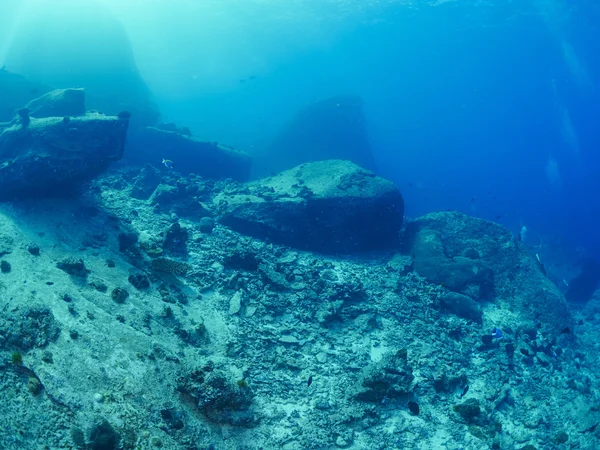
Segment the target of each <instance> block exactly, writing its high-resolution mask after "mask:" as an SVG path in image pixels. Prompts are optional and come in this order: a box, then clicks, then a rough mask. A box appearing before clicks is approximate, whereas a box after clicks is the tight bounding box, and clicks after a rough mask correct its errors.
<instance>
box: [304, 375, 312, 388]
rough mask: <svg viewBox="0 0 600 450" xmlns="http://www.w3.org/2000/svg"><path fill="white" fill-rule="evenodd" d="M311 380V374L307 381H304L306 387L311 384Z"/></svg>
mask: <svg viewBox="0 0 600 450" xmlns="http://www.w3.org/2000/svg"><path fill="white" fill-rule="evenodd" d="M312 382H313V377H312V375H311V376H310V377H308V381H307V382H306V387H310V385H311V384H312Z"/></svg>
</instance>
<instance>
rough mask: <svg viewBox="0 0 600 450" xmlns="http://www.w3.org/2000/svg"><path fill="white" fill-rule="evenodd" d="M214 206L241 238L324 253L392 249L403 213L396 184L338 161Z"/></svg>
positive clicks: (252, 187) (283, 176)
mask: <svg viewBox="0 0 600 450" xmlns="http://www.w3.org/2000/svg"><path fill="white" fill-rule="evenodd" d="M215 203H216V204H217V205H223V209H224V211H223V214H222V216H221V222H222V223H223V224H225V225H227V226H229V227H231V228H233V229H235V230H237V231H239V232H241V233H244V234H248V235H250V236H254V237H258V238H260V239H268V240H271V241H273V242H277V243H282V244H286V245H289V246H292V247H296V248H300V249H307V250H313V251H318V252H325V253H336V252H339V253H352V252H356V251H368V250H377V249H382V248H388V249H389V248H394V247H395V246H397V244H398V233H399V231H400V226H401V225H402V219H403V214H404V202H403V199H402V195H401V194H400V191H398V188H397V187H396V186H395V185H394V184H393V183H391V182H389V181H387V180H384V179H383V178H379V177H377V176H375V175H374V174H373V173H372V172H370V171H368V170H365V169H362V168H361V167H359V166H357V165H356V164H354V163H351V162H349V161H339V160H330V161H319V162H313V163H307V164H303V165H300V166H298V167H296V168H294V169H291V170H287V171H285V172H282V173H280V174H278V175H275V176H274V177H271V178H267V179H263V180H259V181H256V182H253V183H250V184H248V185H247V189H244V190H243V191H242V192H240V193H238V194H234V195H227V194H222V195H219V196H217V197H216V198H215Z"/></svg>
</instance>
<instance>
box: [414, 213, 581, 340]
mask: <svg viewBox="0 0 600 450" xmlns="http://www.w3.org/2000/svg"><path fill="white" fill-rule="evenodd" d="M404 238H405V239H404V240H405V242H406V244H407V247H408V248H407V251H408V252H409V253H412V254H413V255H414V258H413V265H414V268H415V270H416V271H417V272H419V273H420V274H421V275H423V276H424V277H425V278H427V279H428V280H429V281H431V282H434V283H437V284H441V285H442V286H444V287H445V288H446V289H448V290H450V291H453V292H457V293H459V294H463V295H467V296H469V297H471V298H472V299H474V300H475V301H477V302H480V301H481V300H484V299H485V300H488V301H493V302H496V301H502V302H505V303H506V306H507V307H508V308H510V310H511V311H512V312H513V313H515V314H516V313H517V312H518V313H519V314H520V315H521V317H522V318H523V320H525V321H530V323H531V325H532V326H539V327H540V330H541V331H540V333H542V334H545V335H552V334H553V333H556V332H559V331H560V330H562V329H564V328H565V327H570V328H571V329H572V326H573V319H572V318H571V315H570V313H569V311H568V309H567V306H566V301H565V298H564V297H563V295H562V294H561V293H560V291H559V290H558V288H557V287H556V286H555V285H554V283H552V281H550V280H549V279H548V278H547V277H546V276H545V275H544V274H543V272H542V270H541V268H540V266H539V263H538V261H537V260H536V259H535V256H534V255H533V254H532V253H531V252H530V251H529V249H528V248H527V247H526V245H524V244H523V243H522V242H520V241H518V240H517V239H515V238H514V237H513V235H512V233H511V232H510V231H509V230H508V229H506V228H505V227H504V226H502V225H499V224H496V223H493V222H489V221H486V220H483V219H477V218H473V217H469V216H467V215H465V214H462V213H458V212H444V213H433V214H428V215H426V216H423V217H420V218H419V219H417V220H416V221H415V222H414V223H411V224H409V225H408V226H407V229H406V233H405V236H404ZM490 283H491V284H490Z"/></svg>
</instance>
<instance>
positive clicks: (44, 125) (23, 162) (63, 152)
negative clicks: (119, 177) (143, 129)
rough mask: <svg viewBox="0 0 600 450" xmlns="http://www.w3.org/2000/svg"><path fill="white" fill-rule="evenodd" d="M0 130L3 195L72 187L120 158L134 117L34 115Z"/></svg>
mask: <svg viewBox="0 0 600 450" xmlns="http://www.w3.org/2000/svg"><path fill="white" fill-rule="evenodd" d="M21 114H22V116H21V119H19V120H15V121H14V122H13V123H12V124H11V125H10V126H9V127H7V128H5V129H4V130H3V131H2V132H1V134H0V160H1V161H2V164H1V165H0V198H2V199H8V198H11V197H13V196H15V195H59V194H66V193H70V192H71V191H73V190H74V189H75V188H76V186H77V185H78V184H79V183H81V182H82V181H86V180H89V179H91V178H93V177H94V176H96V175H98V174H99V173H101V172H102V171H103V170H105V169H106V168H107V167H108V165H109V164H110V163H111V162H113V161H117V160H119V159H121V157H122V155H123V148H124V143H125V136H126V134H127V128H128V125H129V121H128V120H127V119H121V118H118V117H111V116H104V115H101V114H86V115H84V116H80V117H73V118H69V117H49V118H44V119H36V118H30V117H29V116H28V115H27V112H26V111H24V112H23V111H22V112H21Z"/></svg>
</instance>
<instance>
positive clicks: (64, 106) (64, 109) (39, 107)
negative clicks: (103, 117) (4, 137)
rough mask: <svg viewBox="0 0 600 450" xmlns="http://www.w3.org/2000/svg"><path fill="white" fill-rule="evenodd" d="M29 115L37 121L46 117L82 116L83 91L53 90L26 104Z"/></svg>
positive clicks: (83, 104)
mask: <svg viewBox="0 0 600 450" xmlns="http://www.w3.org/2000/svg"><path fill="white" fill-rule="evenodd" d="M26 108H27V109H28V110H29V115H30V116H31V117H35V118H37V119H43V118H46V117H69V116H83V115H84V114H85V91H84V90H83V89H55V90H53V91H50V92H48V93H47V94H44V95H42V96H41V97H39V98H36V99H34V100H31V101H30V102H29V103H27V106H26Z"/></svg>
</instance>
